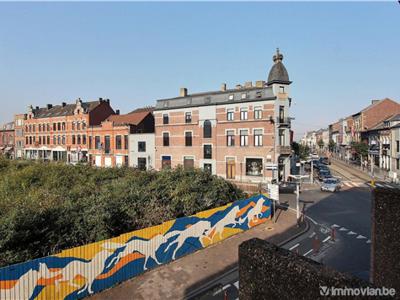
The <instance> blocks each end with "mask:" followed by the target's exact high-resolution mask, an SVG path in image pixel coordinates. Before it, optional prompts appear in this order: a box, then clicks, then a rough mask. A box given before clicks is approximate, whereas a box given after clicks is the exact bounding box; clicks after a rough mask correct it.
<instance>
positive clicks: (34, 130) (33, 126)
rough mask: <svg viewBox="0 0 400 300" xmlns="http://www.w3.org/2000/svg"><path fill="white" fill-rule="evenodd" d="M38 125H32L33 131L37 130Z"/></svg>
mask: <svg viewBox="0 0 400 300" xmlns="http://www.w3.org/2000/svg"><path fill="white" fill-rule="evenodd" d="M35 127H36V126H35V124H33V126H32V130H33V132H35V131H36V128H35Z"/></svg>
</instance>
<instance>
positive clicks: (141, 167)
mask: <svg viewBox="0 0 400 300" xmlns="http://www.w3.org/2000/svg"><path fill="white" fill-rule="evenodd" d="M146 165H147V162H146V158H145V157H138V163H137V167H138V169H139V170H142V171H146V169H147V166H146Z"/></svg>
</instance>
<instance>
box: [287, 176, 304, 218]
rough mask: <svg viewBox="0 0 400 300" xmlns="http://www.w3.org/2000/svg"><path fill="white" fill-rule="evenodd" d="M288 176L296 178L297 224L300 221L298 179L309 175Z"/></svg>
mask: <svg viewBox="0 0 400 300" xmlns="http://www.w3.org/2000/svg"><path fill="white" fill-rule="evenodd" d="M288 177H290V178H293V179H295V180H296V219H297V224H299V222H300V203H299V200H300V181H301V179H303V178H308V177H309V175H289V176H288Z"/></svg>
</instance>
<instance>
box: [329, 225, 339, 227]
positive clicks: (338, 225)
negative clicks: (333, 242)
mask: <svg viewBox="0 0 400 300" xmlns="http://www.w3.org/2000/svg"><path fill="white" fill-rule="evenodd" d="M331 227H340V226H339V225H337V224H333V225H332V226H331Z"/></svg>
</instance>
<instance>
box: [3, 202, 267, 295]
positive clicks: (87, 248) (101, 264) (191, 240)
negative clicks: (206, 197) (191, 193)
mask: <svg viewBox="0 0 400 300" xmlns="http://www.w3.org/2000/svg"><path fill="white" fill-rule="evenodd" d="M270 207H271V200H270V199H268V198H267V197H265V196H263V195H258V196H254V197H251V198H249V199H246V200H240V201H236V202H234V203H231V204H228V205H226V206H223V207H219V208H215V209H211V210H207V211H203V212H200V213H197V214H196V215H193V216H190V217H183V218H179V219H176V220H172V221H168V222H165V223H163V224H161V225H158V226H153V227H149V228H145V229H141V230H137V231H133V232H130V233H126V234H123V235H121V236H118V237H115V238H112V239H109V240H105V241H100V242H96V243H92V244H88V245H84V246H81V247H76V248H72V249H68V250H65V251H63V252H61V253H59V254H56V255H52V256H48V257H44V258H40V259H35V260H32V261H28V262H25V263H21V264H17V265H11V266H8V267H4V268H1V269H0V299H18V300H19V299H79V298H83V297H86V296H88V295H90V294H93V293H96V292H99V291H101V290H103V289H106V288H109V287H112V286H113V285H115V284H117V283H119V282H121V281H124V280H127V279H130V278H132V277H134V276H136V275H138V274H140V273H143V272H144V271H146V270H148V269H151V268H154V267H156V266H158V265H161V264H164V263H167V262H170V261H171V260H174V259H177V258H179V257H181V256H183V255H186V254H189V253H191V252H194V251H196V250H198V249H201V248H205V247H207V246H209V245H211V244H213V243H216V242H218V241H221V240H223V239H225V238H227V237H229V236H232V235H234V234H236V233H239V232H242V231H245V230H247V229H249V228H251V227H253V226H256V225H258V224H261V223H263V222H265V221H266V220H267V219H268V218H269V217H270V216H271V208H270Z"/></svg>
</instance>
